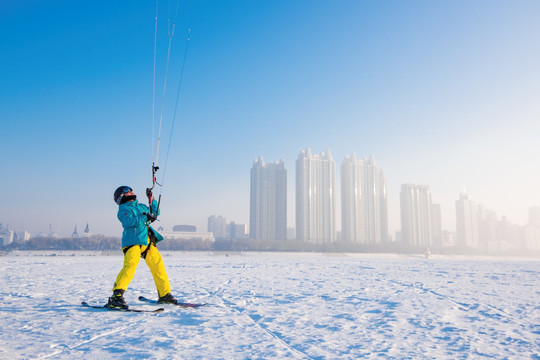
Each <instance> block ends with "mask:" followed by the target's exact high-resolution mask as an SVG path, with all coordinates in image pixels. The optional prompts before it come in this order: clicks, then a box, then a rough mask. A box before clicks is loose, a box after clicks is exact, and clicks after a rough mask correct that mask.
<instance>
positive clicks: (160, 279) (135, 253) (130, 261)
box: [113, 245, 171, 296]
mask: <svg viewBox="0 0 540 360" xmlns="http://www.w3.org/2000/svg"><path fill="white" fill-rule="evenodd" d="M149 246H150V249H148V252H147V253H146V258H145V261H146V265H148V268H149V269H150V272H151V273H152V277H153V278H154V282H155V283H156V288H157V291H158V294H159V296H165V295H167V294H168V293H170V292H171V285H170V284H169V278H168V277H167V272H166V271H165V265H164V264H163V258H162V257H161V254H160V253H159V251H158V249H157V247H155V246H152V245H149ZM144 250H146V246H144V245H135V246H132V247H130V248H129V249H128V250H127V251H126V253H125V254H124V267H123V268H122V270H120V273H119V274H118V276H117V277H116V281H115V282H114V288H113V291H114V290H117V289H121V290H124V291H125V290H127V288H128V285H129V283H130V282H131V280H133V277H134V276H135V270H137V265H139V261H140V260H141V254H142V252H143V251H144Z"/></svg>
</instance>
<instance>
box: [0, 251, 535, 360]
mask: <svg viewBox="0 0 540 360" xmlns="http://www.w3.org/2000/svg"><path fill="white" fill-rule="evenodd" d="M68 254H69V253H64V254H62V256H44V255H46V254H43V253H42V254H39V255H38V253H24V252H20V253H15V254H13V253H12V254H9V255H7V256H2V257H0V284H2V286H1V287H0V337H1V339H2V341H0V358H1V359H47V358H49V359H100V360H103V359H482V358H486V359H540V355H539V354H540V286H539V285H540V262H538V261H518V260H515V261H509V260H499V259H485V258H484V259H466V258H456V257H454V258H446V259H445V258H438V257H434V258H430V259H422V258H412V257H408V258H407V257H400V256H395V255H393V256H383V255H352V254H348V255H344V254H343V255H334V256H330V255H324V254H297V253H284V254H277V253H244V254H229V255H227V256H226V254H224V253H222V254H221V253H220V254H212V253H183V252H170V253H167V252H164V255H167V254H169V255H170V256H165V258H164V260H165V264H166V267H167V271H168V273H169V277H170V280H171V284H172V285H173V289H174V295H176V296H177V297H178V299H180V300H182V301H188V302H208V303H209V305H208V306H206V307H203V308H200V309H195V310H194V309H181V308H177V307H174V306H169V305H166V306H165V307H166V309H165V311H164V312H163V313H159V314H148V313H142V314H141V313H120V312H113V311H106V310H96V309H88V308H84V307H82V306H81V305H80V303H81V301H83V300H84V301H88V302H90V303H92V304H98V303H99V304H102V303H104V302H105V301H106V298H107V297H108V296H109V295H110V293H111V287H112V284H113V282H114V279H115V277H116V275H117V273H118V271H119V270H120V268H121V266H122V257H121V256H118V255H115V256H101V255H99V256H90V255H91V254H90V253H75V254H74V255H73V256H65V255H68ZM139 295H144V296H148V297H155V296H156V295H155V288H154V285H153V281H152V278H151V275H150V272H149V270H148V268H147V267H146V264H144V262H141V263H140V265H139V269H138V271H137V273H136V275H135V279H134V281H133V282H132V284H131V287H130V289H129V290H128V292H126V300H127V302H128V304H129V305H130V306H132V307H134V308H141V309H152V308H155V307H156V306H155V305H147V304H145V303H142V302H139V301H138V300H137V297H138V296H139Z"/></svg>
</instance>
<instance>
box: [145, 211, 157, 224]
mask: <svg viewBox="0 0 540 360" xmlns="http://www.w3.org/2000/svg"><path fill="white" fill-rule="evenodd" d="M144 215H146V221H148V222H151V223H152V222H154V221H156V220H157V215H154V214H152V213H149V214H144Z"/></svg>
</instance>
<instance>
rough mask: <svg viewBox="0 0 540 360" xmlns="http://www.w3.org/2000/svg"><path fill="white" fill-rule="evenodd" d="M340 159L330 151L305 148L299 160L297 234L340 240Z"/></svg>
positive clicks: (304, 238)
mask: <svg viewBox="0 0 540 360" xmlns="http://www.w3.org/2000/svg"><path fill="white" fill-rule="evenodd" d="M335 187H336V163H335V161H334V158H333V157H332V154H331V153H330V151H328V152H327V153H326V154H325V153H321V154H312V153H311V149H310V148H307V149H306V150H305V151H302V152H301V153H300V155H299V156H298V159H297V160H296V238H297V239H298V240H302V241H309V242H313V243H326V242H334V241H336V224H335V222H336V220H335V219H336V205H335V194H336V192H335Z"/></svg>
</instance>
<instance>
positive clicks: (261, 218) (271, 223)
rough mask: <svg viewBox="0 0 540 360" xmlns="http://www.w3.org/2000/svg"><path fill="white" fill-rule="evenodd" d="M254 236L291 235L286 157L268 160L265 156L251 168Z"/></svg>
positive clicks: (281, 237) (267, 238) (263, 238)
mask: <svg viewBox="0 0 540 360" xmlns="http://www.w3.org/2000/svg"><path fill="white" fill-rule="evenodd" d="M249 229H250V236H251V238H253V239H261V240H286V239H287V169H285V161H284V160H283V159H282V160H281V161H280V162H277V161H276V162H275V163H273V164H267V163H265V162H264V160H263V158H262V156H261V157H260V158H259V159H258V160H255V162H254V163H253V167H252V168H251V199H250V216H249Z"/></svg>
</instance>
